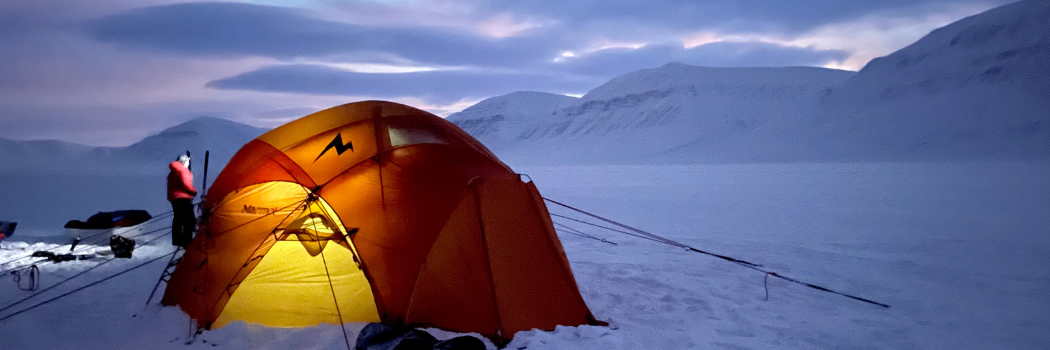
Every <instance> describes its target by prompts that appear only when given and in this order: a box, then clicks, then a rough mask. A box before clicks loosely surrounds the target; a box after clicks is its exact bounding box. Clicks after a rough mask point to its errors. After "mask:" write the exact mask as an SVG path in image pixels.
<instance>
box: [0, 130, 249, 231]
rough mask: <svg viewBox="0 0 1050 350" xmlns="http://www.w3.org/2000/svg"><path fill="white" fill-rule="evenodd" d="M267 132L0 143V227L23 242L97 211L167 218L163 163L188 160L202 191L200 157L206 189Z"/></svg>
mask: <svg viewBox="0 0 1050 350" xmlns="http://www.w3.org/2000/svg"><path fill="white" fill-rule="evenodd" d="M265 131H266V130H265V129H260V128H256V127H252V126H248V125H243V124H239V123H234V122H231V121H228V120H224V119H218V118H210V117H201V118H196V119H193V120H190V121H188V122H185V123H183V124H179V125H176V126H174V127H171V128H168V129H165V130H163V131H161V132H159V133H157V134H156V135H153V136H150V137H147V138H145V139H143V140H142V141H140V142H138V143H135V144H133V145H130V146H127V147H116V148H111V147H89V146H84V145H77V144H71V143H66V142H60V141H12V140H3V139H0V220H15V221H18V222H19V230H20V234H23V235H27V234H28V235H53V234H54V233H55V232H54V229H55V228H60V227H62V225H63V224H64V223H65V222H66V221H68V220H73V219H80V220H85V219H87V217H88V216H90V215H91V214H94V213H96V212H99V211H111V210H121V209H146V210H149V211H150V212H151V213H154V214H156V213H162V212H165V211H167V210H170V207H169V206H168V203H167V201H166V198H165V190H164V186H165V176H166V175H167V173H168V167H167V164H168V163H170V162H171V161H173V160H175V157H177V156H178V155H179V154H182V153H184V152H186V151H187V150H189V151H190V152H192V153H193V156H194V159H195V162H194V163H193V172H194V174H195V175H196V178H195V183H196V185H197V186H198V188H200V186H202V185H203V180H204V179H203V170H204V162H203V160H204V151H205V150H208V151H210V152H211V157H210V161H209V170H208V178H209V183H211V182H213V181H214V179H215V177H216V176H217V175H218V174H219V171H220V170H222V167H223V166H224V165H225V164H226V163H227V162H228V161H229V159H230V158H232V157H233V154H234V153H236V152H237V150H238V149H240V147H241V146H243V145H244V144H245V143H247V142H248V141H251V140H252V139H253V138H255V137H256V136H259V135H261V134H262V133H263V132H265ZM34 231H37V232H34Z"/></svg>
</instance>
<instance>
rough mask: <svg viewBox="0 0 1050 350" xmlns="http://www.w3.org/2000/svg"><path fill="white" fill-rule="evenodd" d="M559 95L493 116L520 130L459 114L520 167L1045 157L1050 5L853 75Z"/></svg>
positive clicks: (715, 77)
mask: <svg viewBox="0 0 1050 350" xmlns="http://www.w3.org/2000/svg"><path fill="white" fill-rule="evenodd" d="M517 98H521V97H519V96H517V95H514V94H511V95H506V96H501V97H500V98H499V100H500V101H499V103H502V104H506V103H510V102H508V100H514V99H517ZM494 102H495V101H490V100H486V101H482V102H481V103H479V104H478V105H477V106H478V107H481V106H483V105H488V104H490V103H494ZM519 104H520V105H522V106H527V105H528V104H527V103H519ZM553 105H554V104H553V103H548V104H546V105H544V107H542V108H541V107H536V108H535V109H534V110H532V111H531V112H529V111H524V110H518V111H517V112H516V113H515V114H513V115H511V114H505V115H503V119H501V120H499V121H498V122H493V123H490V124H491V125H496V124H501V125H511V124H514V125H517V127H516V128H515V129H514V132H513V133H508V132H504V131H501V132H500V133H496V134H495V135H494V133H491V132H487V131H485V130H489V129H486V128H480V129H477V130H475V129H471V128H470V127H467V126H466V125H465V124H463V123H462V122H459V121H457V122H458V123H460V124H461V125H464V126H465V127H466V128H467V130H468V132H471V133H473V134H475V135H477V136H478V137H479V138H481V139H482V142H484V143H485V144H486V145H488V146H489V147H490V148H492V149H493V151H495V152H496V153H497V154H498V155H500V156H502V157H505V158H507V160H508V161H510V162H512V163H551V162H554V163H696V162H714V163H736V162H812V161H819V162H824V161H835V162H856V161H863V162H867V161H913V160H981V159H992V160H1014V159H1044V160H1045V159H1050V2H1048V1H1045V0H1043V1H1039V0H1028V1H1021V2H1017V3H1013V4H1009V5H1006V6H1002V7H999V8H996V9H992V10H989V11H986V12H984V13H981V14H978V15H975V16H971V17H968V18H965V19H962V20H959V21H957V22H955V23H952V24H950V25H948V26H945V27H943V28H940V29H937V30H935V31H933V32H931V33H930V34H929V35H927V36H925V37H924V38H922V39H921V40H919V41H917V42H916V43H914V44H912V45H910V46H908V47H905V48H903V49H901V50H899V51H897V52H895V53H893V54H890V55H888V56H886V57H881V58H877V59H874V60H872V61H871V62H870V63H869V64H868V65H867V66H865V67H864V69H862V70H861V71H860V72H856V73H853V72H845V71H836V70H829V69H821V68H810V67H785V68H707V67H694V66H689V65H684V64H679V63H671V64H668V65H665V66H662V67H659V68H653V69H645V70H640V71H636V72H632V73H629V74H626V75H623V76H620V77H617V78H615V79H613V80H611V81H609V82H608V83H606V84H604V85H602V86H599V87H598V88H595V89H594V90H592V91H590V92H589V93H587V94H586V95H584V96H583V97H582V98H580V99H578V100H574V101H571V102H570V103H568V104H567V105H565V106H563V107H561V108H557V109H556V110H554V111H551V108H552V106H553ZM468 111H471V109H468V110H466V111H464V112H463V114H470V113H468ZM481 114H484V113H481ZM481 114H478V113H474V114H471V115H475V116H477V115H481ZM488 114H492V115H494V114H493V113H488ZM501 130H503V129H501Z"/></svg>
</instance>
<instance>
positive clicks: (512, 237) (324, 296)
mask: <svg viewBox="0 0 1050 350" xmlns="http://www.w3.org/2000/svg"><path fill="white" fill-rule="evenodd" d="M163 303H164V304H165V305H178V306H180V307H181V308H182V309H183V310H184V311H185V312H187V313H188V314H189V315H190V316H191V317H192V318H193V319H195V320H196V322H197V323H198V325H199V326H201V327H203V328H215V327H221V326H223V325H225V324H227V323H229V322H233V321H245V322H249V323H257V324H263V325H268V326H275V327H304V326H311V325H316V324H320V323H342V322H384V323H390V324H409V325H422V326H430V327H438V328H443V329H447V330H451V331H459V332H477V333H480V334H483V335H486V336H489V337H493V338H503V339H509V338H511V337H513V334H514V333H515V332H517V331H521V330H529V329H533V328H539V329H553V328H554V327H555V326H557V325H569V326H575V325H580V324H588V323H595V322H597V321H595V320H594V318H593V317H592V316H591V313H590V311H589V310H588V309H587V306H586V305H585V303H584V301H583V298H582V297H581V296H580V293H579V290H578V288H577V285H576V282H575V280H574V278H573V275H572V271H571V270H570V267H569V263H568V260H567V259H566V257H565V253H564V251H563V249H562V247H561V243H560V242H559V240H558V237H557V235H556V234H555V231H554V228H553V226H552V223H551V221H550V215H549V213H548V212H547V208H546V206H545V205H544V203H543V200H542V197H541V196H540V194H539V192H538V191H537V189H536V187H535V186H534V185H533V184H532V183H531V181H529V182H524V181H522V179H521V177H520V176H519V175H517V174H515V173H514V172H513V171H512V170H511V169H510V168H509V167H508V166H507V165H505V164H503V163H502V162H501V161H500V160H499V159H497V158H496V156H494V155H493V154H492V153H491V152H489V151H488V149H486V148H485V147H484V146H483V145H481V144H480V143H479V142H478V141H476V140H475V139H473V138H472V137H471V136H470V135H468V134H467V133H465V132H463V131H462V130H461V129H459V128H458V127H456V126H455V125H454V124H452V123H450V122H447V121H445V120H444V119H441V118H439V117H437V116H434V115H432V114H430V113H427V112H425V111H422V110H418V109H415V108H412V107H408V106H404V105H400V104H396V103H391V102H382V101H365V102H356V103H349V104H345V105H341V106H337V107H333V108H330V109H326V110H323V111H320V112H317V113H314V114H311V115H308V116H306V117H303V118H301V119H298V120H295V121H292V122H290V123H288V124H286V125H283V126H281V127H278V128H276V129H274V130H271V131H270V132H267V133H266V134H263V135H262V136H259V137H258V138H256V139H255V140H252V141H251V142H249V143H248V144H246V145H244V147H242V148H241V149H240V151H238V152H237V154H236V155H234V157H233V158H232V159H231V160H230V162H229V163H228V164H227V165H226V167H225V168H224V169H223V170H222V172H221V173H220V174H219V176H218V178H217V179H216V181H215V184H214V185H213V186H212V188H211V189H210V190H209V191H208V193H207V197H206V201H205V203H204V213H203V214H202V218H201V225H200V228H199V229H198V232H197V235H196V237H195V238H194V240H193V242H192V243H191V245H190V246H189V247H188V248H187V249H186V253H185V255H184V256H183V257H182V259H181V261H180V262H179V263H178V266H177V267H176V270H175V272H174V274H173V275H172V278H171V281H170V282H169V284H168V287H167V290H166V291H165V294H164V299H163Z"/></svg>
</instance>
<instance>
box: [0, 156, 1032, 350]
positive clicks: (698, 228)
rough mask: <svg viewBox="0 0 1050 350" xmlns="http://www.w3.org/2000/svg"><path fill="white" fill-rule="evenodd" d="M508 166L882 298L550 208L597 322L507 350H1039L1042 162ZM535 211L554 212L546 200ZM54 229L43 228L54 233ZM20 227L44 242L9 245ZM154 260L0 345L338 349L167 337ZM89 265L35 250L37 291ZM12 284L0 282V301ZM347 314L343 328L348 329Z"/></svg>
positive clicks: (591, 205) (279, 339)
mask: <svg viewBox="0 0 1050 350" xmlns="http://www.w3.org/2000/svg"><path fill="white" fill-rule="evenodd" d="M517 170H518V171H520V172H522V173H527V174H529V175H530V176H531V177H532V178H533V179H534V180H535V181H536V183H537V184H538V185H539V187H540V190H541V192H542V193H543V194H544V195H545V196H547V197H549V198H552V199H556V200H560V201H563V202H566V203H569V204H573V205H576V206H578V207H580V208H583V209H586V210H590V211H593V212H595V213H597V214H601V215H605V216H607V217H610V218H613V219H616V220H619V221H621V222H624V223H627V224H630V225H633V226H636V227H639V228H642V229H646V230H649V231H650V232H653V233H656V234H660V235H663V236H665V237H668V238H672V239H675V240H678V241H680V242H682V243H686V244H689V245H692V246H695V247H697V248H700V249H706V250H709V251H714V252H719V253H724V254H727V255H730V256H734V257H737V258H741V259H745V260H749V261H753V262H758V263H763V264H765V265H766V266H767V267H768V268H770V269H773V270H774V271H777V272H780V273H782V274H784V275H786V276H789V277H794V278H797V279H800V280H803V281H807V282H812V283H815V284H818V285H822V286H825V287H828V288H831V289H835V290H839V291H842V292H846V293H851V294H856V295H858V296H861V297H866V298H871V299H874V300H876V301H880V302H884V303H888V304H890V305H891V306H892V307H891V308H889V309H883V308H880V307H877V306H873V305H869V304H864V303H861V302H857V301H854V300H850V299H848V298H845V297H841V296H837V295H832V294H828V293H822V292H819V291H815V290H812V289H809V288H804V287H801V286H798V285H793V284H788V283H786V282H784V281H781V280H778V279H770V280H769V300H768V301H765V300H763V299H764V298H765V294H766V292H765V290H764V289H763V275H762V274H760V273H757V272H755V271H752V270H748V269H745V268H743V267H740V266H737V265H733V264H730V263H727V262H725V261H722V260H719V259H715V258H711V257H708V256H704V255H700V254H696V253H691V252H688V251H685V250H682V249H679V248H674V247H669V246H665V245H659V244H657V243H653V242H649V241H643V240H639V239H637V238H632V237H627V236H624V235H621V234H616V233H608V232H602V231H600V230H598V229H592V228H589V227H587V226H584V225H579V224H573V223H571V222H566V221H563V220H558V222H561V223H564V224H566V225H569V226H572V227H575V228H577V229H580V230H582V231H584V232H587V233H590V234H593V235H596V236H600V237H604V238H606V239H608V240H611V241H614V242H616V243H618V245H610V244H605V243H601V242H598V241H594V240H590V239H586V238H582V237H579V236H574V235H569V234H563V235H562V241H563V243H564V245H565V248H566V252H567V254H568V256H569V260H570V261H571V263H572V266H573V269H574V272H575V274H576V278H577V281H578V283H579V286H580V289H581V291H582V293H583V296H584V298H585V299H586V301H587V303H588V305H589V306H590V308H591V310H592V311H593V312H594V314H595V315H596V316H597V317H598V318H600V319H603V320H607V321H609V322H610V323H611V326H610V327H608V328H605V327H590V326H585V327H566V328H560V329H558V330H556V331H554V332H539V331H532V332H522V333H519V334H518V336H517V338H516V339H515V340H514V341H513V342H512V343H511V344H510V346H509V348H512V349H520V348H527V349H601V350H611V349H680V348H700V349H831V348H841V349H1045V348H1048V347H1050V332H1048V331H1047V330H1048V329H1050V215H1048V214H1047V213H1050V182H1048V181H1046V179H1050V163H868V164H768V165H672V166H576V167H572V166H564V167H531V168H519V169H517ZM26 181H28V180H26ZM143 191H146V190H143ZM129 198H142V200H143V202H139V203H128V204H129V205H138V206H150V205H151V204H150V203H151V202H148V201H147V200H146V199H147V198H149V200H150V201H155V200H161V199H162V198H160V199H158V196H154V195H152V194H150V195H148V196H147V195H143V196H140V197H129ZM32 200H33V201H34V203H36V202H37V201H47V200H48V199H44V198H40V199H32ZM74 200H76V201H83V202H85V203H87V202H88V200H86V199H74ZM12 204H14V203H10V202H5V203H0V205H2V206H10V205H12ZM154 205H155V203H154ZM551 211H552V212H553V213H558V214H566V215H568V214H570V212H568V211H565V210H559V209H558V208H556V207H554V206H551ZM87 214H90V213H87ZM574 216H576V217H579V216H578V215H574ZM165 221H166V220H158V223H157V224H156V225H159V226H160V227H163V226H166V225H167V223H166V222H165ZM60 230H61V229H60V228H57V226H56V229H55V235H59V234H61V231H60ZM25 240H29V241H31V242H39V241H43V242H39V243H34V244H33V245H32V246H27V245H28V243H25V242H24V241H25ZM56 241H57V239H56V238H41V237H34V236H32V235H28V236H22V237H20V236H19V234H18V233H16V235H15V236H14V237H12V238H10V239H8V240H7V241H5V242H3V243H2V245H3V249H0V262H4V261H8V260H10V259H11V258H16V257H19V256H22V255H23V254H25V252H26V251H28V250H34V249H40V248H43V247H50V246H52V245H54V244H55V243H54V242H56ZM48 242H52V243H48ZM166 242H167V239H166V237H165V238H162V239H160V240H159V241H158V243H164V244H158V245H156V246H146V247H140V248H139V249H137V250H136V251H135V258H133V259H131V260H127V261H124V260H121V261H115V262H113V263H109V264H107V265H105V266H103V267H101V268H98V269H96V270H93V271H91V272H89V273H87V274H85V275H84V276H81V277H80V278H78V279H76V280H74V281H72V282H71V283H69V285H64V286H61V287H58V288H55V290H52V291H51V292H49V293H48V294H47V295H42V296H41V298H40V299H34V300H32V301H31V302H29V303H26V304H24V305H23V306H28V305H32V304H34V303H36V302H38V301H42V300H44V299H46V298H50V297H51V296H55V295H58V294H59V293H62V292H65V291H69V290H71V289H73V288H76V287H79V286H82V285H84V284H86V283H89V282H91V281H95V280H98V279H101V278H103V277H105V276H108V275H111V274H113V273H116V272H118V271H121V270H123V269H126V268H129V267H132V266H135V265H137V264H140V263H142V262H145V261H148V260H149V259H153V258H156V257H160V256H162V255H163V254H166V253H168V252H170V249H171V248H170V246H167V245H166ZM27 248H29V249H28V250H26V249H27ZM162 261H166V259H165V258H162V259H161V261H158V262H156V263H154V264H151V265H147V266H145V267H143V268H142V269H139V270H135V271H133V272H130V273H128V274H126V275H123V276H120V277H117V278H115V279H112V280H110V281H108V282H105V283H103V284H100V285H98V286H96V287H93V288H90V289H87V290H84V291H82V292H80V293H78V294H74V295H72V296H70V297H67V298H63V299H59V300H58V301H55V302H53V303H51V304H48V305H46V306H43V307H40V308H37V309H35V310H32V311H29V312H27V313H25V314H21V315H18V316H15V317H12V318H10V319H7V320H4V321H0V348H4V349H28V348H51V349H74V348H75V349H136V348H137V349H146V348H149V349H164V348H171V349H185V348H221V349H285V348H297V349H305V348H319V349H320V348H325V349H341V348H345V345H344V343H343V339H342V334H341V332H340V331H339V330H338V327H337V326H321V327H314V328H308V329H274V328H266V327H260V326H253V325H245V324H243V323H237V324H232V325H230V326H227V327H225V328H221V329H218V330H214V331H209V332H206V333H204V334H203V335H202V336H201V337H200V338H199V339H198V341H197V342H195V343H194V344H192V345H190V346H185V345H183V342H184V340H185V339H186V337H187V329H188V323H187V322H188V320H187V318H186V316H185V315H184V314H183V313H181V312H180V311H179V310H178V309H174V308H159V307H155V306H154V307H149V308H145V307H143V303H144V302H145V299H146V297H147V295H148V294H149V290H150V288H151V287H152V286H153V283H154V282H155V281H156V278H157V276H158V274H159V273H160V271H161V269H162V268H163V262H162ZM94 264H96V263H93V262H90V261H80V262H67V263H62V264H47V263H45V264H42V265H40V267H41V270H42V272H43V282H42V284H41V287H42V288H46V287H48V286H50V285H51V284H53V283H55V282H56V281H58V280H60V279H62V278H64V277H67V276H71V275H73V274H76V273H78V272H80V271H83V270H84V269H87V268H89V267H91V266H93V265H94ZM4 278H5V279H8V278H10V277H4ZM28 294H29V293H28V292H23V291H19V290H18V289H16V288H15V285H14V284H13V283H11V282H10V281H9V280H0V307H3V306H6V305H8V304H10V303H11V302H13V301H15V300H18V299H21V298H23V297H25V296H26V295H28ZM19 308H20V307H16V308H13V309H11V310H7V311H3V312H0V317H3V316H4V315H7V314H9V313H10V312H12V311H13V310H17V309H19ZM360 327H361V325H352V326H347V330H348V331H351V336H352V337H353V336H355V331H356V330H358V329H360ZM435 333H438V334H439V337H442V338H444V337H450V336H452V335H451V334H447V333H445V332H440V331H435Z"/></svg>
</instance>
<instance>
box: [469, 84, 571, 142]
mask: <svg viewBox="0 0 1050 350" xmlns="http://www.w3.org/2000/svg"><path fill="white" fill-rule="evenodd" d="M576 100H578V98H575V97H570V96H565V95H558V94H551V93H546V92H530V91H519V92H513V93H509V94H506V95H502V96H496V97H493V98H489V99H486V100H484V101H481V102H479V103H477V104H475V105H473V106H470V107H469V108H467V109H464V110H463V111H462V112H459V113H454V114H452V115H450V116H449V117H448V121H450V122H453V123H455V124H456V125H458V126H459V127H460V128H463V130H465V131H466V132H468V133H470V134H471V135H473V136H474V137H475V138H477V139H478V140H480V141H481V142H483V143H485V144H486V145H487V146H488V147H490V148H493V147H494V148H501V147H503V146H506V144H507V143H510V142H513V141H514V140H516V139H517V138H518V137H519V136H520V135H521V133H522V132H524V131H525V130H526V129H527V128H529V127H530V126H531V125H535V124H537V123H541V122H543V121H545V120H546V119H545V118H548V117H549V116H550V115H552V114H553V113H554V112H555V111H557V110H558V109H561V108H563V107H565V106H566V105H569V104H570V103H572V102H574V101H576Z"/></svg>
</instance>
